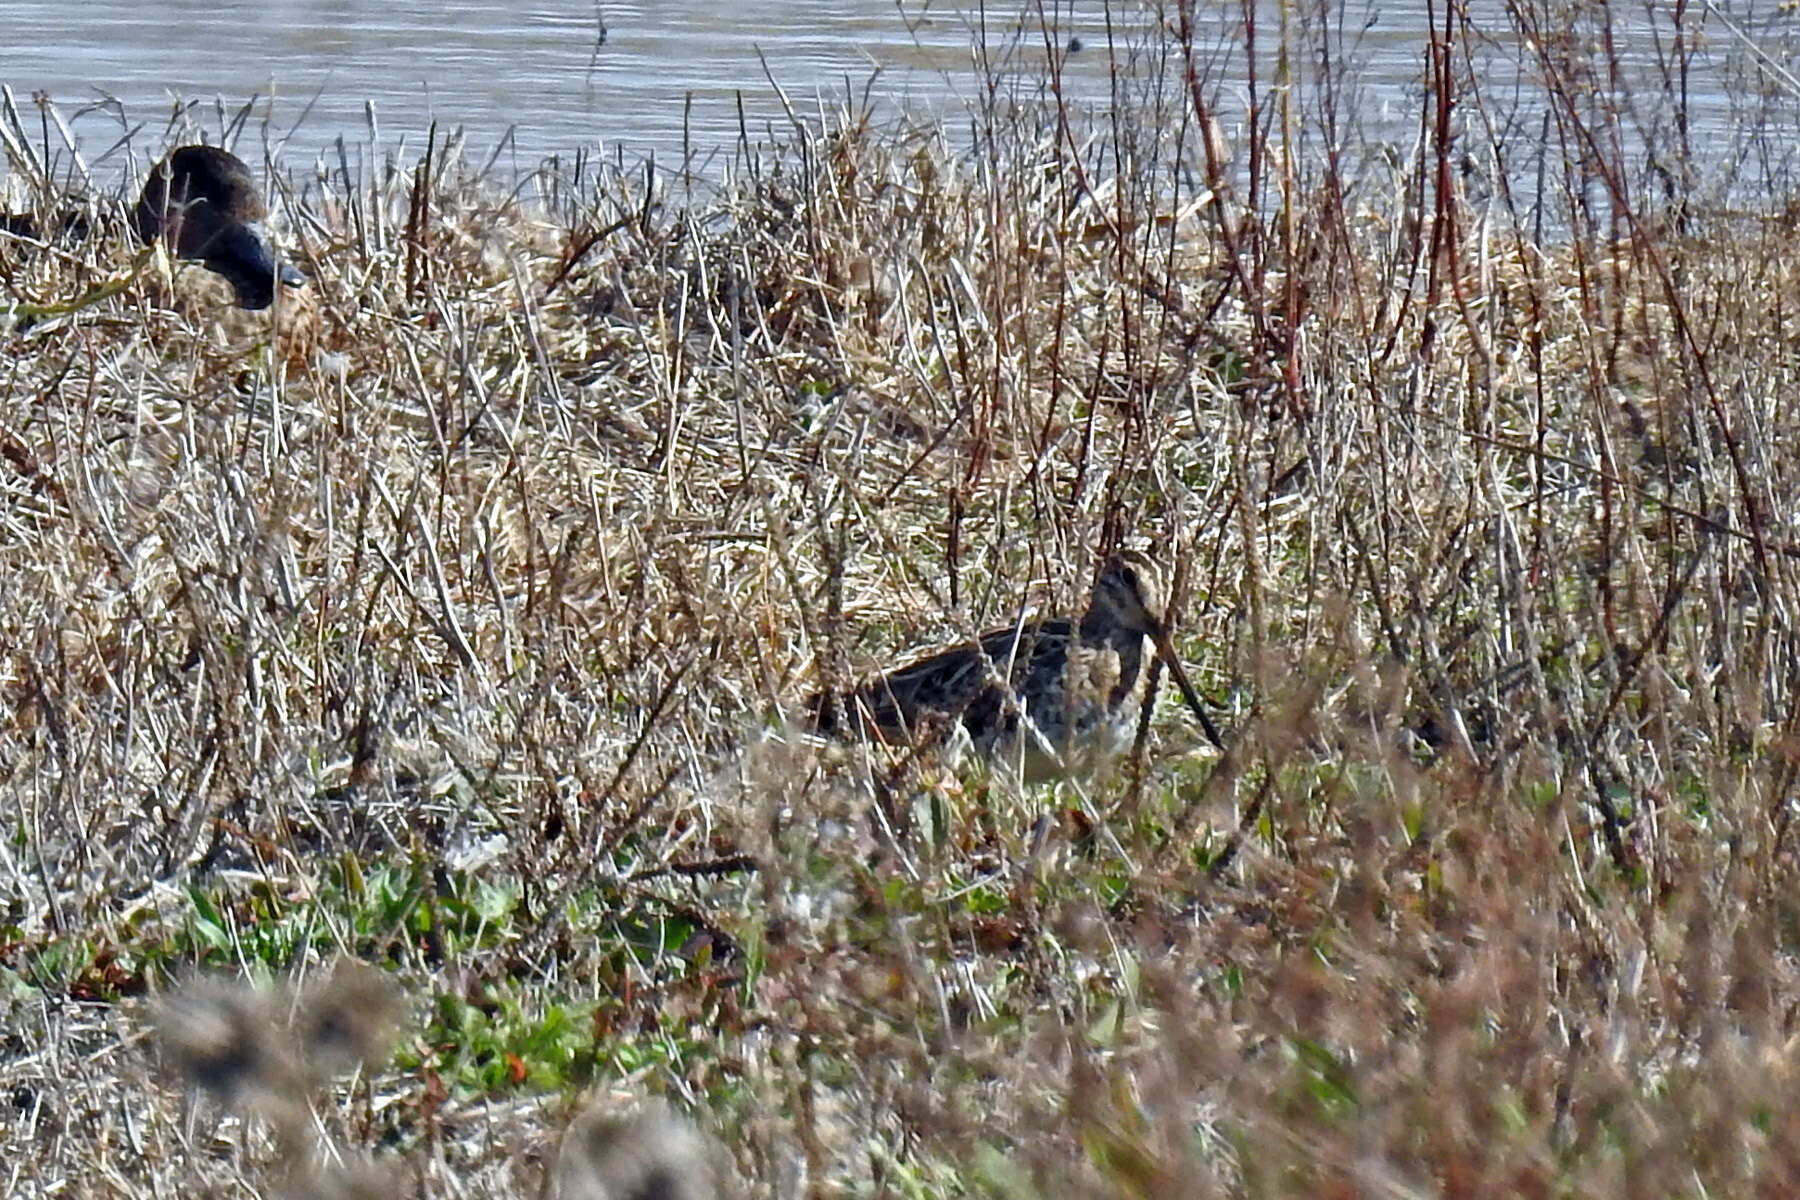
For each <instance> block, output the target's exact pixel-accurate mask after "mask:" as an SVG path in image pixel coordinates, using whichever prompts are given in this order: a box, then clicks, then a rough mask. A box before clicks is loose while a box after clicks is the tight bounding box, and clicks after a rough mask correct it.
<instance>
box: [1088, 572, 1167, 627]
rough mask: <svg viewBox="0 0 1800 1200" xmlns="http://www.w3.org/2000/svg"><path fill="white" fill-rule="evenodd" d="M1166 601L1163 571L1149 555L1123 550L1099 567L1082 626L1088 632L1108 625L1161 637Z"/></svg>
mask: <svg viewBox="0 0 1800 1200" xmlns="http://www.w3.org/2000/svg"><path fill="white" fill-rule="evenodd" d="M1163 601H1164V593H1163V580H1162V571H1161V569H1160V568H1158V567H1157V565H1156V564H1155V563H1154V562H1153V561H1151V560H1150V558H1149V557H1148V556H1146V555H1143V554H1139V553H1138V552H1137V551H1135V550H1120V551H1118V552H1117V553H1115V554H1114V555H1113V556H1112V557H1111V558H1109V559H1107V560H1106V565H1105V566H1103V567H1101V568H1100V577H1099V578H1098V579H1096V580H1095V581H1094V592H1093V597H1092V598H1091V599H1090V600H1089V601H1088V614H1087V619H1086V620H1085V621H1084V622H1083V624H1084V625H1085V626H1087V627H1088V628H1089V629H1095V628H1097V627H1100V626H1109V627H1112V628H1117V629H1125V630H1129V631H1131V632H1133V633H1141V634H1146V635H1148V636H1150V637H1152V638H1159V637H1160V636H1161V634H1162V628H1163Z"/></svg>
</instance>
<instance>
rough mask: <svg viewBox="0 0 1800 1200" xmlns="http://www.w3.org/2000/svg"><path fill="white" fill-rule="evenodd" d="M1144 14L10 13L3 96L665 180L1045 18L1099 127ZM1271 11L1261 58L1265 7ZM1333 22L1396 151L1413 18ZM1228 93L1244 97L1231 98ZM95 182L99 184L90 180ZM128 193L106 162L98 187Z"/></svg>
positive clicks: (1644, 34) (172, 9)
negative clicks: (576, 154)
mask: <svg viewBox="0 0 1800 1200" xmlns="http://www.w3.org/2000/svg"><path fill="white" fill-rule="evenodd" d="M1158 7H1159V6H1157V5H1153V4H1149V3H1143V2H1130V0H1112V2H1111V3H1110V4H1108V3H1105V2H1103V0H1090V2H1071V0H1060V2H1059V0H1045V2H1044V3H1042V4H1038V3H1035V2H1031V3H1019V2H1017V0H1015V2H1014V3H1000V4H993V5H990V6H988V7H987V8H986V10H985V22H986V24H985V26H978V24H977V22H978V21H980V20H981V19H982V18H980V17H977V16H975V15H971V14H972V13H978V12H980V11H982V10H981V9H980V8H979V7H978V6H975V5H972V4H962V5H958V4H954V3H934V2H930V0H899V2H896V0H837V2H833V0H725V2H723V3H721V2H719V0H636V2H633V0H599V2H598V3H596V0H535V2H525V3H503V2H499V0H161V2H158V3H145V2H144V0H5V2H4V6H3V8H0V13H3V15H4V28H5V36H4V39H0V42H3V44H0V83H5V84H7V85H9V86H10V87H11V88H12V89H13V91H14V93H15V94H16V96H17V99H18V103H19V105H20V106H21V109H22V110H23V115H25V116H26V118H27V120H28V123H34V122H35V120H36V115H35V113H34V112H33V111H32V110H31V99H32V96H33V94H34V93H38V92H41V93H45V94H47V95H48V96H50V97H51V98H53V99H54V100H55V101H56V103H57V106H58V109H59V111H61V112H62V113H63V114H64V115H65V117H66V118H67V119H68V120H69V122H70V124H71V126H72V127H73V129H74V131H75V133H76V135H77V137H78V139H79V142H80V144H81V147H82V150H83V152H84V153H85V154H86V155H88V156H89V157H94V158H99V157H102V156H103V155H104V152H105V151H106V150H107V148H108V147H109V146H111V145H112V144H113V143H114V142H115V141H116V140H117V139H118V138H119V137H120V136H121V134H123V133H124V132H126V131H128V130H132V129H134V128H135V129H137V133H136V135H135V137H134V145H135V146H136V147H137V149H138V152H139V153H140V154H143V153H148V152H150V151H153V150H156V149H158V148H160V147H161V146H162V145H164V144H165V143H166V142H167V141H168V140H169V135H168V133H167V128H168V122H169V118H170V114H171V113H172V111H173V110H174V106H175V99H176V97H181V98H182V99H184V100H186V101H189V102H194V101H199V102H200V103H199V104H198V105H197V106H196V107H195V108H194V109H193V111H192V113H191V116H192V118H193V119H194V120H195V121H196V122H197V123H198V124H199V126H200V127H201V128H202V129H203V130H206V131H208V132H209V133H210V134H211V135H212V136H213V137H214V138H215V139H216V138H217V137H218V131H219V129H220V127H221V125H222V124H223V121H224V120H225V119H226V117H225V116H224V114H228V113H230V112H233V111H235V110H236V109H238V108H239V107H241V106H242V105H244V104H245V102H246V101H248V100H249V99H250V98H251V97H253V96H259V97H262V98H263V99H262V101H261V103H260V104H259V105H258V107H257V108H256V110H255V117H254V118H253V121H252V125H251V132H250V134H249V138H250V142H249V144H251V145H259V144H260V142H261V140H262V137H263V130H264V128H265V125H264V122H265V118H266V129H267V134H268V138H269V141H270V143H271V144H272V145H276V146H278V147H279V150H280V156H281V159H282V161H283V162H285V163H287V164H288V165H290V166H295V165H300V164H301V163H303V162H305V161H307V160H310V159H311V158H312V157H314V156H315V155H317V154H319V153H320V152H322V151H323V150H325V149H326V148H328V147H329V146H331V145H332V143H333V141H334V140H335V139H337V138H338V137H340V136H341V137H343V138H344V139H345V140H346V141H348V142H351V143H355V144H366V143H367V142H368V140H369V137H370V132H371V130H370V122H369V113H370V111H371V108H372V111H373V114H374V119H375V123H376V129H377V131H378V136H379V138H380V141H381V144H382V146H383V147H386V148H392V147H394V146H396V145H398V144H399V143H400V141H401V140H402V138H404V139H406V141H407V143H408V144H409V145H411V146H414V147H417V146H419V145H421V144H422V141H423V137H424V133H425V130H426V129H427V128H429V126H430V124H431V122H432V120H433V119H434V118H437V119H439V120H440V121H442V122H444V123H445V124H447V125H448V124H456V125H461V126H463V127H464V128H465V130H466V133H467V137H468V148H469V152H470V154H471V157H474V158H476V159H478V160H480V159H485V158H486V157H487V155H488V154H490V153H492V152H494V151H495V150H496V149H498V150H499V151H500V153H501V161H502V162H503V163H507V164H508V165H511V166H515V167H529V166H532V165H535V164H536V163H537V162H538V160H540V159H541V158H543V157H545V156H547V155H550V154H562V155H567V154H570V153H572V152H573V151H575V150H577V149H578V148H579V149H586V150H590V151H592V150H595V149H599V150H600V151H602V152H603V153H605V154H607V155H612V154H614V153H620V154H623V155H624V156H625V157H626V158H627V159H628V160H630V159H636V158H641V157H643V156H645V155H650V154H654V155H655V157H656V159H657V162H658V164H659V165H668V166H672V165H677V164H679V163H680V162H681V159H682V155H683V153H684V147H686V148H688V149H689V150H690V151H691V152H692V153H693V156H694V157H693V165H694V166H696V167H697V168H698V169H700V170H702V171H704V170H706V169H707V166H706V164H707V163H708V162H709V161H716V160H715V159H709V157H708V156H710V155H717V154H718V153H719V152H720V151H721V150H723V151H725V152H729V149H730V146H731V145H732V143H733V142H734V141H735V139H736V137H737V134H738V129H739V105H740V103H741V105H742V110H743V113H744V119H745V124H746V126H747V129H748V132H749V133H750V135H751V137H752V138H758V137H760V136H764V135H766V133H767V131H768V130H769V129H770V128H772V127H773V128H780V127H784V126H785V125H786V122H787V118H786V117H785V116H784V114H783V108H782V104H781V101H780V99H779V98H778V97H777V95H776V93H775V90H774V88H773V87H772V86H771V84H770V79H771V78H773V79H774V80H775V81H776V82H777V83H779V84H780V85H781V87H782V88H783V89H784V91H785V92H786V94H787V96H788V97H789V99H790V100H791V101H792V102H793V104H794V106H795V107H796V108H797V109H798V110H800V112H801V114H802V115H803V116H804V115H807V114H809V113H816V111H817V107H818V104H819V102H820V99H821V97H824V98H826V99H827V100H830V101H841V100H842V99H843V97H844V96H845V94H846V91H847V89H854V90H855V91H856V92H857V93H859V94H860V92H861V89H862V88H863V86H864V85H865V84H866V83H867V82H868V80H869V79H870V76H871V75H872V74H877V78H876V80H875V84H874V89H873V92H874V95H875V96H876V97H877V98H878V100H879V101H880V103H881V111H885V112H889V113H893V112H898V111H901V110H906V111H909V112H911V113H914V114H918V113H926V114H929V113H933V112H947V113H956V112H960V111H962V103H963V102H964V101H965V100H967V99H969V98H971V97H972V96H974V95H975V94H977V91H978V86H977V82H978V78H979V76H978V74H977V72H976V71H975V69H974V67H973V55H972V52H971V47H972V45H974V44H975V43H976V42H977V41H978V38H977V36H976V35H977V33H978V32H982V31H983V30H984V31H985V39H984V41H985V45H986V46H987V47H988V50H989V53H990V55H992V56H993V58H994V59H995V60H997V61H998V62H999V64H1000V68H1001V73H1002V74H1003V75H1005V74H1006V73H1007V72H1011V73H1012V77H1013V78H1015V79H1018V78H1024V77H1025V72H1026V70H1027V69H1028V68H1030V67H1031V66H1032V65H1033V64H1036V63H1041V62H1042V60H1043V58H1044V54H1045V43H1046V40H1047V39H1046V37H1045V36H1044V34H1043V33H1042V32H1041V29H1040V27H1039V25H1038V15H1037V14H1039V13H1040V12H1047V13H1048V14H1049V15H1050V16H1051V18H1052V19H1053V21H1054V22H1055V26H1056V28H1055V31H1054V33H1053V35H1052V36H1051V38H1050V39H1049V40H1051V41H1052V42H1053V44H1055V45H1058V46H1063V47H1066V46H1068V45H1069V44H1070V40H1071V39H1073V40H1075V41H1077V42H1079V44H1080V46H1081V49H1080V50H1079V52H1078V53H1075V54H1073V55H1071V56H1070V58H1069V59H1068V88H1069V91H1070V92H1071V94H1073V95H1074V96H1075V97H1077V98H1078V99H1080V100H1084V101H1087V102H1090V103H1093V104H1096V105H1102V104H1104V103H1105V96H1106V94H1107V88H1108V86H1109V62H1110V61H1112V60H1113V59H1112V56H1109V54H1108V49H1107V47H1108V27H1109V18H1110V23H1111V31H1112V36H1113V39H1114V41H1113V45H1114V46H1115V47H1119V48H1120V49H1119V51H1118V55H1117V60H1119V61H1126V62H1129V61H1130V59H1129V53H1128V51H1129V49H1130V48H1131V47H1133V46H1135V47H1137V48H1139V49H1140V50H1141V48H1142V47H1144V46H1145V45H1147V44H1149V43H1150V42H1153V41H1154V39H1152V38H1149V37H1148V36H1147V31H1148V30H1151V29H1154V28H1155V24H1156V21H1157V15H1156V10H1157V8H1158ZM1198 7H1199V11H1200V13H1201V15H1202V17H1203V18H1204V20H1205V21H1206V22H1208V24H1206V25H1205V26H1204V28H1203V30H1202V32H1203V34H1204V35H1205V38H1206V39H1208V40H1209V41H1212V42H1217V43H1220V44H1223V43H1224V42H1226V41H1227V40H1228V39H1229V38H1230V37H1231V36H1232V34H1231V33H1229V32H1228V31H1229V30H1231V29H1232V28H1234V26H1233V24H1232V23H1233V22H1234V21H1235V19H1236V16H1237V14H1238V13H1239V12H1240V8H1239V5H1238V4H1237V3H1235V2H1233V3H1230V4H1221V3H1216V2H1215V3H1212V4H1204V3H1202V4H1200V5H1199V6H1198ZM1264 7H1265V8H1268V9H1269V10H1270V15H1269V17H1268V18H1267V25H1266V26H1265V31H1264V38H1265V44H1267V43H1271V42H1272V41H1273V36H1272V34H1273V28H1274V9H1273V6H1272V5H1265V6H1264ZM1299 7H1303V8H1304V7H1309V6H1305V5H1302V6H1299ZM1438 7H1440V8H1441V5H1440V6H1438ZM1626 7H1629V8H1630V9H1631V10H1632V12H1629V13H1621V15H1620V16H1619V18H1618V19H1619V20H1620V21H1621V23H1622V24H1623V25H1624V26H1625V28H1626V30H1627V32H1628V33H1629V32H1630V30H1631V28H1632V25H1633V22H1636V23H1637V26H1638V27H1640V30H1641V36H1632V37H1628V38H1627V40H1626V44H1625V45H1624V46H1623V47H1622V56H1623V57H1624V58H1625V59H1626V60H1627V62H1628V63H1630V62H1639V63H1648V62H1649V61H1651V60H1652V59H1653V56H1654V50H1655V44H1654V42H1653V41H1652V40H1651V38H1650V37H1649V31H1648V27H1647V26H1646V25H1645V24H1644V22H1645V21H1646V20H1647V18H1645V17H1644V16H1643V12H1644V8H1643V6H1641V5H1631V6H1626ZM1724 7H1725V9H1726V11H1729V10H1730V9H1731V8H1733V7H1736V6H1732V5H1726V6H1724ZM1473 9H1474V11H1475V12H1476V14H1477V19H1478V23H1481V24H1482V25H1483V27H1484V28H1490V27H1491V28H1493V29H1494V30H1496V31H1498V34H1499V36H1498V37H1497V38H1496V40H1494V41H1493V42H1491V43H1488V44H1487V45H1486V46H1485V48H1484V49H1483V50H1482V53H1484V54H1487V55H1490V56H1491V58H1492V62H1491V63H1490V64H1487V65H1486V66H1485V67H1484V70H1485V71H1486V72H1487V73H1488V78H1487V82H1488V84H1489V85H1490V86H1500V85H1504V84H1505V83H1506V81H1507V77H1508V76H1509V75H1512V76H1517V74H1518V67H1517V65H1516V64H1517V62H1518V61H1519V59H1520V58H1521V57H1522V56H1521V55H1520V53H1519V51H1518V48H1517V45H1516V42H1515V41H1514V39H1512V37H1511V35H1510V33H1508V32H1507V31H1506V22H1505V21H1504V20H1503V19H1502V18H1501V13H1502V11H1503V9H1502V5H1501V3H1500V0H1474V3H1473ZM1484 10H1485V11H1486V14H1487V15H1486V16H1485V17H1483V16H1482V14H1483V12H1484ZM1771 11H1773V10H1771ZM1341 12H1342V15H1343V26H1344V28H1345V30H1346V41H1345V44H1346V45H1348V46H1349V47H1350V50H1351V55H1352V58H1353V60H1354V65H1355V67H1356V72H1355V76H1354V78H1355V79H1356V81H1357V83H1358V84H1359V86H1360V87H1361V88H1362V89H1363V97H1362V101H1361V103H1360V106H1359V111H1358V114H1357V115H1358V118H1359V121H1360V126H1359V128H1360V131H1361V132H1362V133H1364V134H1365V135H1367V134H1368V133H1369V132H1370V131H1373V132H1374V133H1376V134H1378V135H1379V136H1381V137H1383V138H1388V139H1391V140H1394V141H1405V140H1406V139H1408V138H1410V137H1411V136H1412V133H1413V131H1414V130H1416V128H1417V116H1416V113H1417V109H1418V105H1419V96H1420V94H1421V88H1420V84H1419V78H1420V74H1421V69H1422V61H1423V54H1424V42H1425V29H1424V21H1425V13H1426V7H1425V5H1424V4H1423V3H1422V2H1418V0H1400V2H1397V3H1390V4H1379V3H1375V2H1374V0H1347V2H1346V3H1345V4H1343V5H1342V6H1341ZM1021 19H1023V20H1024V21H1025V22H1026V25H1025V27H1024V29H1023V32H1022V33H1021V24H1020V23H1021ZM1737 27H1738V28H1743V29H1745V30H1747V31H1748V34H1749V36H1750V38H1751V39H1753V40H1754V39H1762V41H1763V44H1764V45H1766V46H1770V47H1773V53H1774V54H1775V55H1776V57H1777V58H1778V59H1779V60H1780V61H1784V62H1785V61H1786V59H1787V56H1786V55H1785V54H1784V52H1783V51H1782V48H1781V42H1782V39H1783V38H1784V37H1785V36H1787V35H1788V34H1790V33H1791V30H1787V29H1785V28H1784V27H1781V26H1778V25H1775V26H1772V25H1770V24H1768V23H1767V22H1766V21H1765V23H1764V24H1763V25H1760V26H1758V25H1754V24H1749V23H1740V25H1739V26H1737ZM1709 30H1710V32H1711V34H1712V41H1713V43H1715V44H1716V48H1715V49H1713V50H1710V51H1709V52H1708V54H1707V55H1706V56H1704V57H1703V58H1702V59H1701V60H1700V61H1699V62H1698V64H1697V69H1696V70H1695V72H1694V77H1693V80H1692V82H1691V85H1690V86H1691V90H1692V92H1693V94H1694V96H1695V99H1696V101H1697V102H1698V106H1699V109H1700V111H1701V113H1702V118H1703V120H1704V121H1708V122H1713V123H1716V124H1717V125H1719V126H1720V127H1721V128H1723V127H1725V126H1727V125H1729V123H1730V121H1731V120H1732V118H1733V113H1732V109H1731V107H1730V106H1729V104H1728V103H1727V102H1726V100H1725V98H1724V80H1725V78H1726V75H1725V73H1726V72H1728V71H1730V70H1732V69H1734V66H1733V64H1734V55H1736V57H1737V58H1742V45H1741V44H1740V43H1741V39H1736V38H1734V37H1733V36H1730V35H1728V34H1727V33H1726V31H1725V29H1724V27H1723V26H1720V25H1716V24H1715V25H1712V26H1709ZM1663 32H1664V36H1665V37H1666V33H1667V29H1666V24H1665V27H1664V30H1663ZM1734 47H1735V49H1734ZM1238 57H1240V56H1234V61H1236V60H1237V58H1238ZM1140 61H1141V57H1140ZM1240 69H1241V68H1240ZM1227 84H1228V90H1229V89H1230V88H1236V90H1238V91H1241V81H1234V80H1228V81H1227ZM509 130H510V131H513V132H512V134H511V136H510V138H509ZM55 140H56V139H55V135H54V133H53V134H52V143H53V144H54V143H55ZM115 158H116V156H115ZM96 173H97V175H98V176H99V177H100V178H102V179H105V178H107V177H108V172H107V170H106V168H105V167H104V166H103V167H101V168H100V169H99V170H98V171H97V172H96ZM124 173H125V168H124V164H123V163H122V162H118V163H117V165H116V167H115V168H114V169H113V171H112V173H111V174H112V176H113V177H118V176H122V175H123V174H124Z"/></svg>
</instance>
